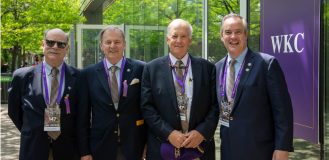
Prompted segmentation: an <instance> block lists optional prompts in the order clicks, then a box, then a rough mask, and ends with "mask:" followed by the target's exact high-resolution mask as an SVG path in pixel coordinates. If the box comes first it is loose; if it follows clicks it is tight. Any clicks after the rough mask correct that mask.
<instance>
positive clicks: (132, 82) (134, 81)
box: [129, 78, 139, 85]
mask: <svg viewBox="0 0 329 160" xmlns="http://www.w3.org/2000/svg"><path fill="white" fill-rule="evenodd" d="M137 83H139V79H137V78H134V79H133V80H132V81H131V82H130V84H129V85H134V84H137Z"/></svg>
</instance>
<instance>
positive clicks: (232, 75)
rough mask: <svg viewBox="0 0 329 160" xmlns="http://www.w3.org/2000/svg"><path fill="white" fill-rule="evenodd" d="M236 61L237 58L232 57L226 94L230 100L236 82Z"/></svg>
mask: <svg viewBox="0 0 329 160" xmlns="http://www.w3.org/2000/svg"><path fill="white" fill-rule="evenodd" d="M235 63H236V60H235V59H232V60H231V62H230V65H229V71H230V72H229V75H228V76H227V82H226V96H227V100H228V101H229V102H230V101H232V100H233V99H232V97H231V96H232V90H233V87H234V82H235V69H234V64H235Z"/></svg>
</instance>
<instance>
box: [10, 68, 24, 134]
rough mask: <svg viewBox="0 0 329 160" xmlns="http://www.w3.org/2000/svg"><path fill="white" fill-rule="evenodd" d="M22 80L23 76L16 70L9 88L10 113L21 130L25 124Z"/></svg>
mask: <svg viewBox="0 0 329 160" xmlns="http://www.w3.org/2000/svg"><path fill="white" fill-rule="evenodd" d="M22 81H23V79H22V77H21V76H19V75H18V74H17V72H15V73H14V75H13V80H12V81H11V84H10V87H9V89H8V115H9V117H10V119H11V120H12V121H13V122H14V124H15V126H16V128H17V129H18V130H19V131H21V129H22V125H23V110H22V107H21V106H22V103H21V94H22V93H21V87H23V86H21V83H22Z"/></svg>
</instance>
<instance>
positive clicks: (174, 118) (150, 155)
mask: <svg viewBox="0 0 329 160" xmlns="http://www.w3.org/2000/svg"><path fill="white" fill-rule="evenodd" d="M190 58H191V67H192V74H193V97H192V98H193V99H192V105H191V111H190V121H189V129H190V130H197V131H198V132H200V133H201V134H202V135H203V136H204V137H205V139H206V140H205V154H204V156H203V157H202V159H207V160H212V159H215V144H214V139H213V135H214V132H215V130H216V127H217V123H218V103H217V100H216V91H215V90H216V85H215V79H216V78H215V66H214V65H213V64H211V63H210V62H208V61H206V60H204V59H201V58H194V57H192V56H190ZM141 103H142V110H143V115H144V118H145V121H146V123H147V124H148V127H149V131H148V144H147V159H152V160H153V159H156V160H160V159H161V156H160V145H161V143H163V142H165V141H166V140H167V138H168V136H169V134H170V133H171V132H172V131H173V130H181V121H180V117H179V109H178V106H177V99H176V92H175V86H174V80H173V76H172V71H171V68H170V66H169V56H164V57H160V58H157V59H155V60H153V61H151V62H149V63H148V64H147V65H146V66H145V69H144V72H143V80H142V100H141Z"/></svg>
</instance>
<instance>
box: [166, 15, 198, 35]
mask: <svg viewBox="0 0 329 160" xmlns="http://www.w3.org/2000/svg"><path fill="white" fill-rule="evenodd" d="M176 23H179V24H180V25H181V24H184V25H186V26H187V28H188V34H189V38H191V39H192V33H193V28H192V25H191V24H190V23H189V22H188V21H186V20H183V19H174V20H173V21H171V22H170V23H169V25H168V28H167V36H169V34H170V31H171V30H172V29H173V27H174V25H175V24H176Z"/></svg>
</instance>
